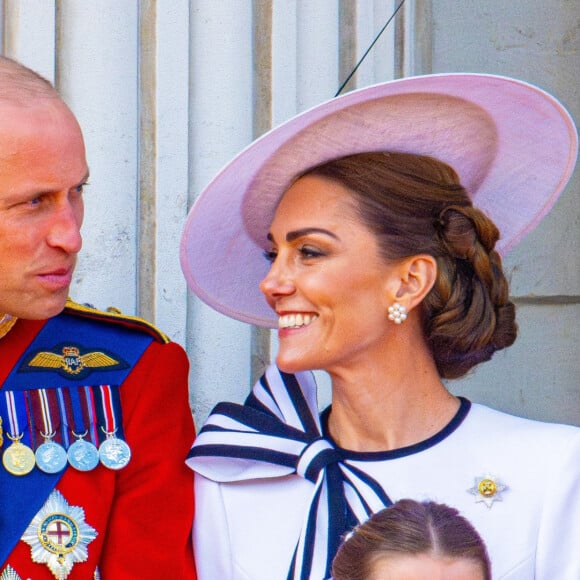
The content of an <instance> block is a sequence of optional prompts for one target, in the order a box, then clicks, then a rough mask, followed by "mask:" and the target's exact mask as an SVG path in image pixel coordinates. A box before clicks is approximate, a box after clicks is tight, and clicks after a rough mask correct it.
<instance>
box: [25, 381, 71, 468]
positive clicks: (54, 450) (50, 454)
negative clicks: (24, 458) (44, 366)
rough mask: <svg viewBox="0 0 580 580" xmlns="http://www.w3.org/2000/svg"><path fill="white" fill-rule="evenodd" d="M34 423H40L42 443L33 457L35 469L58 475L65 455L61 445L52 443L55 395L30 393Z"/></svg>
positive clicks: (55, 419) (55, 413)
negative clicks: (34, 458)
mask: <svg viewBox="0 0 580 580" xmlns="http://www.w3.org/2000/svg"><path fill="white" fill-rule="evenodd" d="M30 399H31V402H32V408H33V411H34V412H33V417H35V423H41V424H42V427H43V430H42V431H40V435H41V437H42V438H43V439H44V442H43V443H41V444H40V445H39V446H38V447H37V449H36V451H35V453H34V455H35V457H36V465H37V467H38V468H39V469H40V470H42V471H44V472H45V473H58V472H59V471H62V470H63V469H64V468H65V467H66V466H67V454H66V451H65V449H64V447H63V446H62V445H60V444H59V443H57V442H56V441H53V438H54V436H55V435H56V430H55V428H54V427H55V422H56V421H58V403H57V402H56V393H55V392H54V390H53V391H48V390H47V389H36V390H35V391H31V392H30Z"/></svg>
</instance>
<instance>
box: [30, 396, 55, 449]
mask: <svg viewBox="0 0 580 580" xmlns="http://www.w3.org/2000/svg"><path fill="white" fill-rule="evenodd" d="M28 394H29V396H30V400H31V408H32V416H33V417H35V418H36V422H37V423H41V424H40V425H37V429H38V432H39V433H40V435H43V436H49V435H53V434H54V435H53V437H52V438H54V440H55V441H57V442H59V443H60V442H61V441H62V436H61V435H62V434H61V432H60V429H59V427H60V416H59V412H58V400H57V393H56V392H55V390H54V389H36V390H35V391H28Z"/></svg>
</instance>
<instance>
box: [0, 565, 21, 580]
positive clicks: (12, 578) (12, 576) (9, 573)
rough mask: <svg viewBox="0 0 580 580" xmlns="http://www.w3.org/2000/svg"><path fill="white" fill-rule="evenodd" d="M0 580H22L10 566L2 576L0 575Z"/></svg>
mask: <svg viewBox="0 0 580 580" xmlns="http://www.w3.org/2000/svg"><path fill="white" fill-rule="evenodd" d="M0 580H22V578H20V576H18V574H17V573H16V570H14V568H12V566H10V565H8V566H6V568H4V570H3V571H2V574H1V575H0Z"/></svg>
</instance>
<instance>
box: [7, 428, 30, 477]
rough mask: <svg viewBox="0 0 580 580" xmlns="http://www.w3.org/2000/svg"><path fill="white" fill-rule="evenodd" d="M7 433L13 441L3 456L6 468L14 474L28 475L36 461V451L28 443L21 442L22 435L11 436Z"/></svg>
mask: <svg viewBox="0 0 580 580" xmlns="http://www.w3.org/2000/svg"><path fill="white" fill-rule="evenodd" d="M6 435H7V436H8V439H10V440H11V441H12V442H13V443H12V445H10V447H8V449H6V451H4V455H3V456H2V463H3V464H4V468H5V469H6V471H8V473H11V474H12V475H26V474H27V473H30V472H31V471H32V470H33V469H34V465H35V463H36V458H35V456H34V451H32V449H30V447H28V445H24V443H21V442H20V439H21V438H22V435H20V436H19V437H11V436H10V435H8V433H7V434H6Z"/></svg>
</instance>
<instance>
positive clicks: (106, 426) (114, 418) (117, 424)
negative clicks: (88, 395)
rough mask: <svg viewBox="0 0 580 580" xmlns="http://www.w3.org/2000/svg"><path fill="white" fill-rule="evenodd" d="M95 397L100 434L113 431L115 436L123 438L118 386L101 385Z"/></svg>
mask: <svg viewBox="0 0 580 580" xmlns="http://www.w3.org/2000/svg"><path fill="white" fill-rule="evenodd" d="M96 399H97V416H98V421H99V425H100V426H101V427H102V429H101V431H102V432H101V433H100V435H101V436H102V435H106V434H109V435H111V434H112V433H114V434H115V436H116V437H119V438H121V439H123V420H122V415H121V401H120V397H119V388H118V387H116V386H115V385H101V386H100V387H98V391H97V393H96ZM103 431H104V433H103Z"/></svg>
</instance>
